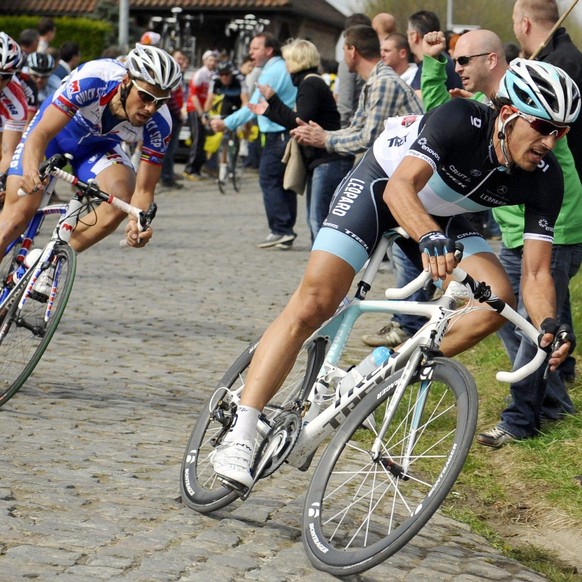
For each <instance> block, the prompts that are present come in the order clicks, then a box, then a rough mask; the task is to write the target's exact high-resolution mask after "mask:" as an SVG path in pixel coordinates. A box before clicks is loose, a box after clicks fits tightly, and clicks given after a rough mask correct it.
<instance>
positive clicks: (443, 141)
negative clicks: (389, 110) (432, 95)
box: [406, 99, 487, 172]
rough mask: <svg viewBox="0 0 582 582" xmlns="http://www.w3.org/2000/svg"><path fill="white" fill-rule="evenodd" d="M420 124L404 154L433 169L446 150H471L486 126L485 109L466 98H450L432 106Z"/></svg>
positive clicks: (440, 160) (435, 168) (439, 162)
mask: <svg viewBox="0 0 582 582" xmlns="http://www.w3.org/2000/svg"><path fill="white" fill-rule="evenodd" d="M423 123H424V125H423V127H422V128H421V130H420V133H419V135H418V138H417V139H416V141H415V142H414V143H413V144H412V145H411V146H410V149H409V150H408V152H407V154H406V155H407V156H412V157H416V158H420V159H422V160H424V161H425V162H427V163H428V164H429V165H430V166H431V168H432V169H433V172H436V170H437V167H438V166H439V164H441V163H442V161H443V159H444V157H445V156H446V155H447V152H462V151H468V152H470V151H472V150H473V147H474V143H475V141H476V140H478V139H483V133H484V131H485V129H486V127H487V120H486V115H485V112H484V111H483V110H482V109H481V108H480V107H479V106H478V105H477V104H476V103H473V102H471V101H470V100H467V99H454V100H452V101H449V102H448V103H445V104H443V105H441V106H440V107H437V108H436V109H433V110H432V111H431V112H429V113H427V114H426V115H425V116H424V119H423Z"/></svg>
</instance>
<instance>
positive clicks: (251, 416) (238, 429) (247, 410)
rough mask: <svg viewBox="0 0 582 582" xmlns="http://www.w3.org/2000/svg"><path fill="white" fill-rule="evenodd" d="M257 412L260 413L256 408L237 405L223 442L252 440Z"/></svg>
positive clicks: (257, 416)
mask: <svg viewBox="0 0 582 582" xmlns="http://www.w3.org/2000/svg"><path fill="white" fill-rule="evenodd" d="M259 414H261V413H260V411H259V410H257V409H256V408H252V407H250V406H239V407H238V410H237V411H236V414H235V416H234V420H233V423H232V425H231V427H230V430H229V431H228V434H227V435H226V436H225V437H224V442H233V441H240V440H244V441H250V442H254V440H255V434H256V432H257V421H258V420H259Z"/></svg>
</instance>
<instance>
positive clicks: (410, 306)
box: [258, 233, 546, 470]
mask: <svg viewBox="0 0 582 582" xmlns="http://www.w3.org/2000/svg"><path fill="white" fill-rule="evenodd" d="M397 236H399V234H398V233H394V234H391V235H388V236H386V237H385V238H384V239H383V240H382V242H381V244H379V245H378V249H376V251H375V253H374V255H373V256H372V258H371V259H370V262H369V264H368V267H367V269H366V271H365V273H364V276H363V279H362V281H361V282H360V284H359V286H358V291H357V293H356V296H355V298H354V299H353V300H352V301H351V302H347V301H346V302H344V303H343V304H342V305H341V306H340V307H339V309H338V310H337V312H336V313H335V314H334V316H332V317H331V318H330V319H329V320H328V321H327V322H326V323H325V324H324V325H323V326H322V327H320V328H319V329H318V330H317V331H316V332H315V333H314V334H313V335H312V336H311V337H310V338H308V340H307V341H306V342H305V344H306V345H307V344H309V343H310V342H313V341H314V340H315V339H317V338H318V337H324V338H327V339H328V341H329V340H331V345H330V347H329V349H328V352H327V355H326V357H325V360H324V362H323V365H322V367H321V369H320V371H319V374H318V376H317V379H316V381H315V383H314V384H313V386H312V387H311V389H310V392H309V395H308V397H307V402H308V403H309V408H308V410H307V412H306V414H305V416H304V418H303V428H302V430H301V432H300V434H299V437H298V440H297V442H296V443H295V445H294V447H293V449H292V450H291V452H290V454H289V457H288V458H287V461H288V463H289V464H290V465H292V466H295V467H297V468H302V467H304V466H305V463H306V461H308V460H309V458H310V457H311V455H312V454H313V453H314V452H315V451H316V450H317V449H318V448H319V446H320V445H321V444H322V443H323V441H324V440H325V439H326V438H327V437H329V436H330V435H331V434H333V433H334V431H336V429H337V428H338V427H339V426H340V425H341V424H342V423H343V422H344V421H345V419H346V418H347V416H348V415H349V413H350V412H351V410H352V409H353V408H354V407H355V406H357V404H358V403H359V402H360V401H362V400H363V399H364V398H365V397H366V396H367V394H369V393H370V391H371V390H372V389H373V388H374V387H376V386H378V385H379V384H381V383H382V382H384V381H385V380H387V379H388V378H389V377H390V376H392V375H393V374H395V373H396V372H399V371H401V370H402V374H401V376H400V378H399V380H398V382H397V383H396V385H394V386H392V385H391V386H389V388H388V389H390V390H391V391H393V395H392V397H391V401H390V403H389V405H388V406H387V410H386V412H385V414H384V419H383V422H382V426H381V428H380V430H379V433H378V435H377V437H376V439H375V443H374V445H373V447H372V449H371V451H372V453H373V455H374V456H378V455H379V454H380V446H381V442H382V438H383V436H384V433H385V432H386V430H387V428H388V426H389V424H390V421H391V419H392V416H393V414H394V412H395V410H396V407H397V405H398V403H399V401H400V399H401V397H402V395H403V393H404V390H405V389H406V387H407V385H408V383H409V380H410V378H411V377H412V376H413V374H414V373H415V372H416V371H417V370H418V369H419V367H420V366H422V361H423V360H424V359H426V355H427V354H429V353H430V352H431V351H432V352H434V351H435V350H438V348H439V346H440V343H441V341H442V339H443V337H444V336H445V334H446V331H447V328H448V326H449V323H450V321H451V319H452V318H456V317H460V316H462V314H463V310H458V309H457V307H458V301H464V300H466V299H468V298H473V297H476V296H477V295H478V294H477V290H478V289H480V287H479V286H478V285H476V284H475V283H476V282H475V281H473V279H472V278H471V277H469V276H468V275H467V273H465V272H464V271H463V270H462V269H459V268H456V269H455V270H454V271H453V274H452V278H453V282H451V283H450V284H449V286H448V288H447V290H446V291H445V293H444V294H443V296H442V297H441V298H440V299H439V300H438V301H434V302H427V303H425V302H416V301H404V300H401V299H399V297H403V298H404V297H408V296H410V295H411V294H412V293H413V292H414V291H416V290H418V289H420V288H422V287H424V286H425V285H426V284H427V283H428V282H429V281H430V274H429V273H427V272H423V273H421V274H420V275H419V276H418V277H417V279H416V280H415V281H412V282H411V283H409V284H408V285H407V286H406V287H404V288H402V289H388V290H387V291H386V296H387V297H388V299H387V300H366V299H365V294H366V292H367V290H368V289H369V287H370V283H371V281H372V280H373V278H374V277H375V275H376V273H377V271H378V267H379V265H380V262H381V261H382V259H383V257H384V254H385V252H386V248H387V247H388V245H390V244H391V242H393V239H394V238H396V237H397ZM461 282H462V283H465V285H467V286H465V285H460V284H459V283H461ZM469 286H470V289H469V288H468V287H469ZM390 298H392V299H390ZM477 298H478V299H479V300H480V301H487V302H488V303H489V304H490V307H483V309H489V308H492V309H494V310H496V311H498V312H499V313H500V314H501V315H503V316H504V317H505V318H506V319H508V320H509V321H512V322H513V323H514V324H515V325H517V326H518V327H519V328H520V329H522V330H523V331H524V333H525V334H526V335H527V336H528V337H529V338H530V339H532V340H533V341H535V340H536V339H537V335H538V331H537V330H536V329H535V327H534V326H533V325H531V324H530V323H529V322H528V321H527V320H525V319H523V318H522V317H521V316H520V315H519V314H517V313H516V312H515V311H514V310H513V309H512V308H511V307H509V306H507V305H505V303H504V302H501V301H500V300H498V299H497V298H495V297H493V298H491V297H489V298H487V297H485V298H480V297H477ZM474 309H478V307H472V308H471V310H474ZM364 313H384V314H388V313H389V314H394V313H402V314H408V315H421V316H425V317H427V318H428V321H427V323H425V324H424V326H423V327H422V328H421V329H420V330H419V331H418V332H417V333H416V334H415V335H414V336H412V337H411V338H409V339H408V340H406V341H405V342H404V343H403V344H402V346H400V347H399V349H398V352H395V353H394V354H393V355H392V357H390V358H389V359H388V360H386V362H384V363H383V364H382V365H380V366H379V367H378V368H377V369H376V370H374V371H373V372H372V373H371V374H369V375H368V376H366V377H364V378H362V379H361V380H360V382H358V383H357V384H356V385H355V386H354V387H352V388H351V389H350V390H348V391H347V392H346V393H345V394H341V392H340V391H339V389H338V388H339V383H340V382H341V380H342V378H343V377H344V376H345V375H346V374H347V372H346V371H344V370H342V369H341V368H339V367H338V362H339V359H340V357H341V355H342V353H343V350H344V348H345V346H346V343H347V340H348V337H349V335H350V332H351V330H352V329H353V326H354V323H355V322H356V320H357V319H358V318H359V317H360V316H361V315H363V314H364ZM545 358H546V353H545V352H544V351H543V350H542V349H541V348H540V349H538V353H537V355H536V357H535V358H534V360H532V361H531V362H529V363H528V364H527V365H526V366H524V367H523V368H521V369H520V370H516V371H514V372H499V373H498V374H497V379H498V380H500V381H503V382H515V381H517V380H519V379H522V378H524V377H526V376H527V375H529V374H531V373H532V372H533V371H534V370H536V369H537V368H538V367H539V366H540V365H541V364H542V362H543V361H544V360H545ZM429 376H430V372H429V371H428V370H427V379H429ZM330 389H331V390H330ZM330 391H331V393H330ZM426 393H427V391H426V390H422V391H421V395H420V397H419V399H418V401H417V403H416V413H415V415H414V417H413V419H412V430H411V433H410V434H411V436H410V439H409V442H408V443H407V447H406V448H407V451H408V457H409V456H410V455H411V454H412V450H413V447H414V443H415V436H414V435H415V434H416V431H417V430H418V429H419V428H420V426H419V423H420V416H421V413H422V409H423V406H424V400H425V398H426ZM326 400H327V401H328V402H329V401H330V400H333V403H331V404H329V405H328V406H327V407H326V408H324V409H323V410H321V411H320V407H321V405H322V404H324V402H325V401H326ZM261 424H262V426H261ZM258 428H259V433H260V434H261V435H262V436H263V437H265V436H266V435H267V433H268V432H269V430H270V427H269V425H268V424H267V423H266V422H265V423H261V422H259V427H258ZM406 467H407V465H406V463H405V465H404V469H405V470H406Z"/></svg>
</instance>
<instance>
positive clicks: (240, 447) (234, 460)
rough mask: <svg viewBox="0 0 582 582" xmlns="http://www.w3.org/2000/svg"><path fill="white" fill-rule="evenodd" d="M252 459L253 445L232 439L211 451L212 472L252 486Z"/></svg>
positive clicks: (229, 479)
mask: <svg viewBox="0 0 582 582" xmlns="http://www.w3.org/2000/svg"><path fill="white" fill-rule="evenodd" d="M252 460H253V445H252V443H251V442H249V441H234V442H230V443H223V444H222V445H220V446H218V447H217V448H216V450H215V451H214V452H213V453H212V458H211V462H212V466H213V468H214V472H215V473H216V474H217V475H218V476H219V477H223V478H224V479H226V480H227V481H233V482H234V483H238V484H240V485H244V487H246V488H249V487H251V486H252V484H253V482H254V479H253V477H252V475H251V462H252Z"/></svg>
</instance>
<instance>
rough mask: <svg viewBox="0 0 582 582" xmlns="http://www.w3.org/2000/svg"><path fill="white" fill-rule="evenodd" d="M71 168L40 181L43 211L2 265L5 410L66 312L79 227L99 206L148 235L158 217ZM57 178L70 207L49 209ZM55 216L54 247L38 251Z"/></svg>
mask: <svg viewBox="0 0 582 582" xmlns="http://www.w3.org/2000/svg"><path fill="white" fill-rule="evenodd" d="M66 164H67V159H66V158H65V157H64V156H60V155H57V156H53V157H52V158H50V159H49V160H48V161H46V162H45V163H44V164H43V166H42V167H41V169H40V176H41V178H42V179H44V178H46V177H50V179H49V183H48V185H47V187H46V190H45V193H44V195H43V198H42V201H41V205H40V207H39V209H38V210H37V211H36V213H35V215H34V216H33V218H32V220H31V221H30V222H29V224H28V225H27V227H26V230H25V231H24V233H22V235H20V236H19V237H18V238H17V239H16V240H15V241H14V242H13V243H12V244H11V245H10V246H9V247H8V249H7V251H6V254H5V256H4V257H3V259H2V261H1V262H0V406H2V405H3V404H5V403H6V402H7V401H8V400H9V399H10V398H12V396H14V394H16V392H18V390H20V388H21V387H22V385H23V384H24V382H25V381H26V380H27V378H28V377H29V376H30V374H32V372H33V370H34V369H35V367H36V365H37V364H38V362H39V360H40V358H41V357H42V355H43V353H44V352H45V350H46V348H47V346H48V345H49V343H50V341H51V339H52V337H53V335H54V333H55V331H56V329H57V326H58V325H59V322H60V320H61V317H62V315H63V313H64V311H65V307H66V305H67V301H68V300H69V296H70V294H71V290H72V288H73V282H74V280H75V273H76V267H77V255H76V253H75V251H74V250H73V249H72V248H71V246H70V245H69V241H70V238H71V235H72V233H73V231H74V230H75V228H76V226H77V224H78V223H79V221H80V220H81V219H82V218H83V217H84V216H87V215H88V214H90V213H91V211H92V209H93V208H94V207H95V205H96V204H97V203H99V202H101V203H103V202H104V203H107V204H111V205H112V206H114V207H115V208H118V209H120V210H122V211H123V212H125V213H127V214H129V215H131V216H134V217H135V218H137V220H138V222H139V224H140V226H141V228H142V230H144V229H146V228H148V227H149V225H150V223H151V221H152V220H153V218H154V216H155V213H156V209H157V208H156V205H155V203H153V204H152V206H151V207H150V208H149V210H148V211H147V212H144V211H143V210H141V209H139V208H136V207H135V206H132V205H131V204H128V203H126V202H124V201H123V200H120V199H119V198H116V197H115V196H111V195H110V194H107V193H106V192H103V191H101V190H100V189H99V186H98V184H97V182H95V181H89V182H87V183H85V182H82V181H81V180H79V179H78V178H76V177H75V176H73V175H72V174H69V173H68V172H65V171H64V170H63V169H62V168H63V167H64V166H65V165H66ZM57 178H58V179H61V180H64V181H66V182H68V183H69V184H72V185H73V186H74V194H73V197H72V198H71V200H70V201H69V203H68V204H53V205H50V204H49V202H50V198H51V196H52V193H53V191H54V187H55V182H56V179H57ZM23 194H24V193H23ZM54 215H57V216H59V220H58V223H57V225H56V227H55V228H54V231H53V233H52V236H51V237H50V239H49V241H48V242H47V243H46V244H45V245H44V246H42V243H41V245H38V246H35V242H37V241H38V239H39V238H40V237H39V235H40V233H41V230H42V226H43V224H44V222H45V219H47V218H48V217H49V216H54Z"/></svg>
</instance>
